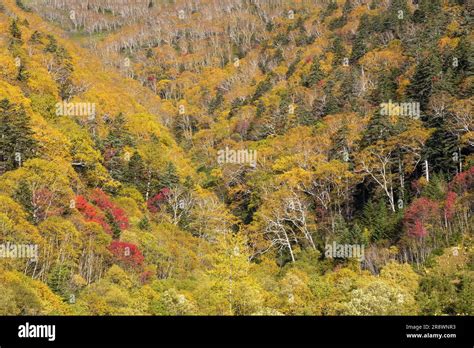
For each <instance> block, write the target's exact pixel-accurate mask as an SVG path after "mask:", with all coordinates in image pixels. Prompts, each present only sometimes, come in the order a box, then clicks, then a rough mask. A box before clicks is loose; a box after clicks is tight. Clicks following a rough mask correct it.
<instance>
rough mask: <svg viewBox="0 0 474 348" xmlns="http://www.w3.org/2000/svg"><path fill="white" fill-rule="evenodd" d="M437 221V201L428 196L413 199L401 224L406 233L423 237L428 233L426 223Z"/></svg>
mask: <svg viewBox="0 0 474 348" xmlns="http://www.w3.org/2000/svg"><path fill="white" fill-rule="evenodd" d="M437 221H439V206H438V203H437V202H435V201H432V200H430V199H428V198H425V197H421V198H418V199H415V200H414V201H413V202H412V204H410V206H409V207H408V209H407V210H406V212H405V216H404V218H403V225H404V227H405V230H406V231H407V233H408V235H410V236H412V237H425V236H426V235H427V234H428V231H427V230H426V227H427V225H429V224H435V223H436V222H437Z"/></svg>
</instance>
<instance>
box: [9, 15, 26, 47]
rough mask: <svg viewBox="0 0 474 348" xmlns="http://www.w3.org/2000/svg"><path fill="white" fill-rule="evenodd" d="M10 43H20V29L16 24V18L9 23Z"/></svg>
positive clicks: (21, 41) (21, 42)
mask: <svg viewBox="0 0 474 348" xmlns="http://www.w3.org/2000/svg"><path fill="white" fill-rule="evenodd" d="M10 36H11V39H10V45H21V44H23V40H22V38H21V30H20V27H19V26H18V20H16V19H14V20H12V22H11V23H10Z"/></svg>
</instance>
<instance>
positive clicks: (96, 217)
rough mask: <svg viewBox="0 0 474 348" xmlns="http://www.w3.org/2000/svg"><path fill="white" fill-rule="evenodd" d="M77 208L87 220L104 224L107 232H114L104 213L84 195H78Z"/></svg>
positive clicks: (103, 226)
mask: <svg viewBox="0 0 474 348" xmlns="http://www.w3.org/2000/svg"><path fill="white" fill-rule="evenodd" d="M76 208H77V210H79V211H80V212H81V214H82V215H83V216H84V217H85V219H86V221H89V222H96V223H98V224H99V225H101V226H102V228H103V229H104V231H105V232H107V233H109V234H112V228H111V227H110V226H109V224H108V223H107V222H106V221H105V217H104V214H102V212H100V211H99V210H98V209H97V208H96V207H94V206H93V205H92V204H90V203H89V202H87V200H86V199H85V198H84V197H83V196H77V197H76Z"/></svg>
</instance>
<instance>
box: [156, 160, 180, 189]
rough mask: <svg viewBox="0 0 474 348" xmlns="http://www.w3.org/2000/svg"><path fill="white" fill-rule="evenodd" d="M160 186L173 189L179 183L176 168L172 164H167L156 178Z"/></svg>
mask: <svg viewBox="0 0 474 348" xmlns="http://www.w3.org/2000/svg"><path fill="white" fill-rule="evenodd" d="M158 179H159V182H160V186H161V187H162V188H163V187H168V188H170V187H173V186H175V185H176V184H178V183H179V176H178V172H177V170H176V166H175V165H174V164H173V162H168V163H167V165H166V168H165V170H164V171H163V172H162V173H160V175H159V176H158Z"/></svg>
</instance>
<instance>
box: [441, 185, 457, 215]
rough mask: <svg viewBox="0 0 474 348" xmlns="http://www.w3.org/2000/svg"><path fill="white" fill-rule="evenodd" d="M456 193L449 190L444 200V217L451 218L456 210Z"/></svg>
mask: <svg viewBox="0 0 474 348" xmlns="http://www.w3.org/2000/svg"><path fill="white" fill-rule="evenodd" d="M457 197H458V195H457V194H456V192H452V191H449V192H448V194H447V195H446V200H445V201H444V216H445V217H446V219H448V220H451V219H452V218H453V216H454V213H455V211H456V198H457Z"/></svg>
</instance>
